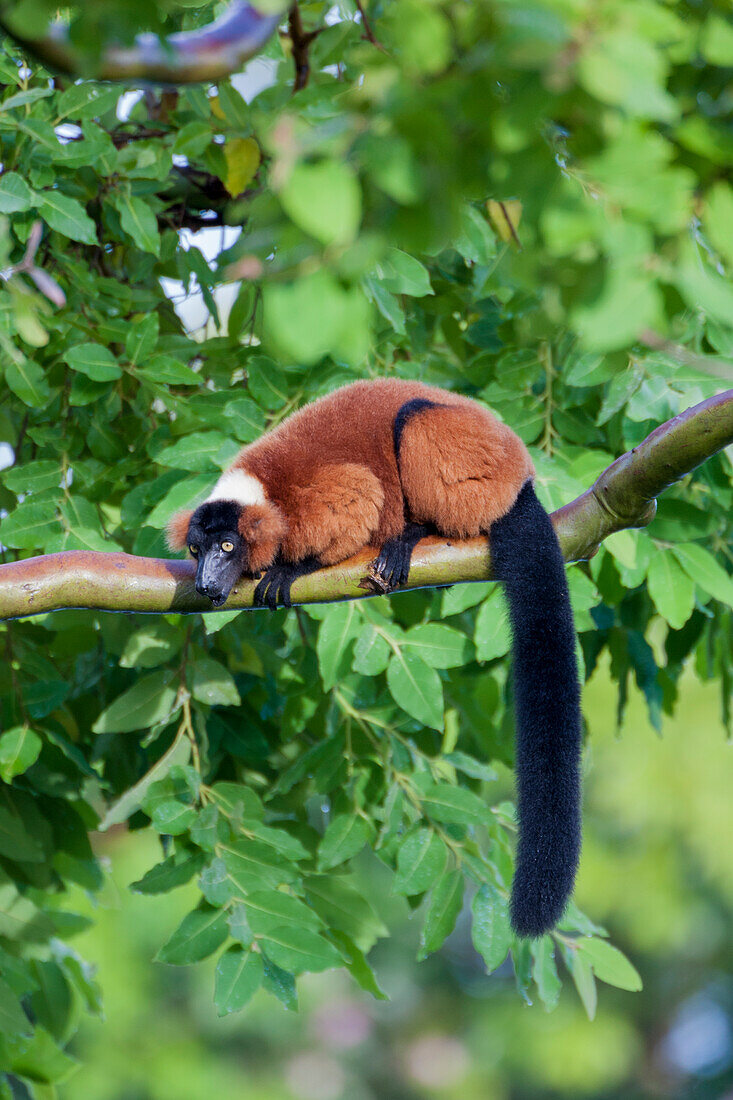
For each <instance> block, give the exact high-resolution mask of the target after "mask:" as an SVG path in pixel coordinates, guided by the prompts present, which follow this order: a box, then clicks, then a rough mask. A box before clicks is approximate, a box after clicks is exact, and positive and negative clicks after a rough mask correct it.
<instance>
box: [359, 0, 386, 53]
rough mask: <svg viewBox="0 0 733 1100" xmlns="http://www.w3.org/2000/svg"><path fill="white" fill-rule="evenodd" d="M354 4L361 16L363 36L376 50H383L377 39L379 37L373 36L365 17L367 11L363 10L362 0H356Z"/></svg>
mask: <svg viewBox="0 0 733 1100" xmlns="http://www.w3.org/2000/svg"><path fill="white" fill-rule="evenodd" d="M356 6H357V8H358V10H359V15H360V16H361V25H362V28H363V30H364V35H363V37H364V38H366V39H367V40H368V41H369V42H371V43H372V44H373V45H374V46H376V47H377V49H378V50H382V51H384V46H383V45H382V43H381V42H380V41H379V39H378V38H376V37H375V35H374V31H373V30H372V28H371V26H370V23H369V20H368V19H367V13H366V12H365V11H364V5H363V3H362V0H356ZM385 52H386V51H385Z"/></svg>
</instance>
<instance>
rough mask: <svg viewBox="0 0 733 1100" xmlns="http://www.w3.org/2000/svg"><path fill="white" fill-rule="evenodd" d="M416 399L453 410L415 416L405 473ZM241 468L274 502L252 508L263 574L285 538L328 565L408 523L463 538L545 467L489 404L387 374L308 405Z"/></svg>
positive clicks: (254, 447)
mask: <svg viewBox="0 0 733 1100" xmlns="http://www.w3.org/2000/svg"><path fill="white" fill-rule="evenodd" d="M412 398H424V399H427V400H429V401H432V402H435V403H436V404H438V405H440V406H441V407H440V408H429V409H423V410H421V411H420V412H418V413H416V414H415V415H414V416H413V417H412V418H411V419H409V420H408V422H407V424H406V426H405V428H404V431H403V435H402V443H401V450H400V469H399V470H398V468H397V458H396V455H395V448H394V422H395V417H396V416H397V413H398V412H399V410H400V408H401V407H402V405H404V404H405V402H407V401H410V400H411V399H412ZM231 469H242V470H244V471H246V472H247V473H248V474H251V475H252V476H254V477H256V478H258V479H259V481H261V482H262V485H263V486H264V490H265V496H266V498H267V501H268V504H267V505H252V506H249V507H247V508H246V509H245V511H244V513H243V523H244V524H245V525H246V526H247V529H246V533H245V531H244V530H242V534H243V535H244V537H246V538H247V540H248V541H249V542H250V557H251V570H252V572H257V571H259V570H260V569H262V568H266V567H267V565H269V564H270V562H271V561H272V559H273V558H274V554H275V551H276V549H277V546H276V545H275V544H276V542H278V541H280V540H282V542H281V549H282V553H283V557H284V558H285V559H286V560H288V561H299V560H301V559H302V558H305V557H309V556H311V555H316V556H318V557H319V558H320V560H321V561H322V562H323V563H324V565H327V564H332V563H335V562H338V561H343V560H344V559H345V558H347V557H350V556H351V555H352V554H354V553H356V552H357V551H358V550H360V549H361V548H362V547H364V546H367V545H371V546H381V545H382V543H384V542H385V540H386V539H388V538H392V537H394V536H396V535H398V534H400V532H401V531H402V529H403V527H404V525H405V522H406V520H415V521H418V522H429V523H433V524H435V526H436V527H437V528H438V530H439V531H440V532H441V533H443V534H445V535H451V536H454V537H462V536H469V535H476V534H478V533H479V532H480V531H486V530H487V529H488V527H489V525H490V524H491V523H492V522H493V520H495V519H497V518H498V517H499V516H502V515H504V514H505V513H506V512H507V511H508V510H509V508H511V506H512V504H513V503H514V501H515V499H516V497H517V495H518V493H519V490H520V488H521V486H522V485H523V483H524V482H525V481H526V480H527V478H529V477H532V476H533V473H534V471H533V468H532V463H531V460H530V458H529V455H528V454H527V450H526V448H525V446H524V444H523V443H522V441H521V440H520V439H519V438H518V436H516V435H515V434H514V432H512V431H511V430H510V429H509V428H507V427H506V426H505V425H503V424H502V423H501V422H500V421H498V420H497V419H496V417H495V416H494V415H493V414H492V413H490V412H489V411H488V410H487V409H484V408H483V407H482V406H480V405H477V404H476V403H475V402H474V401H471V400H470V399H469V398H466V397H462V396H461V395H459V394H454V393H449V392H448V391H447V390H441V389H438V388H437V387H434V386H426V385H424V384H423V383H421V382H409V381H404V380H401V379H386V378H384V379H377V380H374V381H369V382H355V383H353V384H352V385H349V386H344V387H343V388H342V389H340V390H336V391H335V392H334V393H331V394H329V395H328V396H327V397H322V398H320V399H319V400H318V401H314V402H313V403H312V404H310V405H306V406H305V407H304V408H303V409H301V410H300V411H299V412H297V413H294V414H293V415H292V416H290V417H288V418H287V419H286V420H284V421H283V423H282V424H280V425H279V427H277V428H275V429H274V430H273V431H271V432H267V433H266V434H265V435H264V436H262V438H261V439H258V440H257V441H256V442H255V443H251V444H249V446H247V447H244V448H243V449H242V450H241V451H240V453H239V455H238V456H237V458H236V459H235V460H234V463H233V464H232V467H231ZM269 505H271V507H269ZM184 515H185V516H186V517H188V518H190V515H191V513H190V512H189V513H181V514H180V516H176V517H174V519H173V520H172V521H171V524H170V527H169V531H171V532H172V534H171V535H170V536H169V537H170V538H171V545H176V546H183V545H184V544H185V535H186V530H187V525H188V518H186V519H185V521H184V519H182V518H181V517H182V516H184ZM249 515H252V516H254V517H255V519H256V520H257V521H258V523H257V525H256V526H253V525H252V524H251V523H250V521H249V519H248V518H247V517H248V516H249ZM266 516H267V517H269V518H267V519H266ZM181 532H183V535H182V537H181V534H180V533H181ZM250 537H251V541H250ZM174 538H175V543H174V542H173V539H174ZM255 562H258V563H259V564H257V565H255Z"/></svg>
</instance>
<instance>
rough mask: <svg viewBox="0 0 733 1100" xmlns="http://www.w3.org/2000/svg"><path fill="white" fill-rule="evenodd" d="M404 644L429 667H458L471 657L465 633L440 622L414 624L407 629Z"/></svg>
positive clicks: (470, 649) (469, 645)
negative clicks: (410, 628)
mask: <svg viewBox="0 0 733 1100" xmlns="http://www.w3.org/2000/svg"><path fill="white" fill-rule="evenodd" d="M404 644H405V645H406V646H410V648H411V649H414V651H415V652H416V653H418V654H419V656H420V657H422V659H423V661H425V663H426V664H427V665H430V667H431V668H460V667H462V666H463V665H465V664H467V663H468V662H469V661H470V660H471V657H472V646H471V642H470V641H469V639H468V638H467V637H466V635H465V634H463V633H462V632H461V631H460V630H455V629H454V628H453V627H452V626H444V625H443V624H442V623H423V624H421V625H420V626H414V627H413V628H412V630H408V632H407V634H406V636H405V641H404Z"/></svg>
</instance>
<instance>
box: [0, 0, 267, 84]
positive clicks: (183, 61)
mask: <svg viewBox="0 0 733 1100" xmlns="http://www.w3.org/2000/svg"><path fill="white" fill-rule="evenodd" d="M5 7H6V5H2V7H0V27H2V29H3V30H4V31H6V32H7V34H9V35H10V36H11V37H12V38H13V39H15V41H16V42H18V43H19V44H20V45H21V46H24V47H25V48H26V49H27V50H28V51H29V52H30V53H32V54H34V55H35V56H36V57H37V58H38V59H39V61H41V62H42V63H43V64H44V65H46V66H48V68H50V69H55V70H56V71H57V72H62V73H68V74H70V75H71V76H86V77H94V78H95V79H97V80H123V81H136V82H140V81H152V82H157V83H164V84H176V85H178V84H191V83H195V82H197V81H216V80H220V79H222V78H223V77H226V76H230V75H231V74H232V73H236V72H238V71H239V70H240V69H241V68H242V66H243V65H244V63H245V61H248V60H249V59H250V57H252V56H254V54H256V53H258V52H259V50H260V49H261V48H262V46H263V45H264V44H265V42H266V41H267V39H268V38H269V37H270V35H271V34H272V33H273V31H275V29H276V28H277V26H278V24H279V23H280V21H281V19H282V17H283V15H284V14H285V11H286V10H287V7H288V5H287V4H285V3H283V4H282V6H281V7H279V8H278V10H277V12H276V13H275V14H273V15H267V14H265V13H263V12H262V11H259V10H258V8H257V5H256V4H249V3H245V2H243V0H234V2H233V3H232V4H230V6H229V8H228V10H227V11H226V12H225V13H224V15H222V16H221V18H220V19H216V20H215V21H214V22H213V23H210V24H208V26H206V27H201V28H200V29H199V30H196V31H181V32H180V33H177V34H171V35H169V36H168V37H167V38H165V39H160V38H159V37H158V36H157V35H155V34H140V35H138V36H137V38H136V39H135V42H134V45H132V46H130V47H128V48H123V47H119V46H109V45H108V46H105V47H103V48H102V50H101V52H100V56H99V60H98V61H97V63H96V65H95V66H94V68H93V69H92V70H91V71H90V69H89V61H88V59H87V58H86V57H83V56H82V55H80V54H79V53H78V52H77V51H76V50H75V48H74V46H73V45H72V44H71V42H70V41H69V37H68V34H67V31H66V28H65V27H62V26H59V25H54V26H52V27H51V28H50V29H49V31H48V32H47V33H46V34H45V35H41V36H38V37H35V36H32V35H27V34H24V33H23V32H22V31H21V30H20V29H19V28H17V27H16V25H15V23H14V22H13V19H12V16H11V15H9V13H7V12H5V11H4V10H2V9H4V8H5ZM268 7H269V8H270V10H272V7H273V4H272V3H270V4H269V5H268Z"/></svg>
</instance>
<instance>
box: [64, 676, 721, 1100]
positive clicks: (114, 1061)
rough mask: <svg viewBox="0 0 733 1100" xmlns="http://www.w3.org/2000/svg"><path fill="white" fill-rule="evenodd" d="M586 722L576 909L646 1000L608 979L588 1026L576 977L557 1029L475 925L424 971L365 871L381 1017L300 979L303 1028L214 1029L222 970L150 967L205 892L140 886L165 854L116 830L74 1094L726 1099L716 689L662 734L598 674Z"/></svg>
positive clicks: (398, 901)
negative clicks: (613, 949)
mask: <svg viewBox="0 0 733 1100" xmlns="http://www.w3.org/2000/svg"><path fill="white" fill-rule="evenodd" d="M584 709H585V715H586V719H587V721H588V726H589V731H590V736H589V739H588V746H587V749H586V758H585V760H586V767H585V834H584V848H583V858H582V863H581V871H580V877H579V881H578V888H577V893H576V898H577V901H578V904H579V905H580V906H581V908H583V907H587V908H588V909H592V911H593V913H594V916H595V917H596V919H598V920H601V921H603V922H604V923H605V924H606V925H607V927H608V928H609V930H610V931H611V933H612V936H613V938H614V942H616V943H618V944H619V946H620V947H621V948H622V949H623V950H625V951H626V952H627V953H628V955H629V957H630V958H631V959H632V961H633V962H634V963H635V965H636V966H637V968H638V969H639V971H640V973H641V975H642V977H643V979H644V990H643V992H642V993H638V994H635V993H627V992H623V991H621V990H617V989H612V988H611V987H609V986H606V985H603V984H602V983H599V986H598V990H599V1004H598V1013H597V1016H596V1019H595V1021H593V1022H592V1023H591V1022H589V1021H588V1019H587V1018H586V1016H585V1013H584V1011H583V1008H582V1006H581V1005H580V1002H579V1000H578V998H577V995H576V993H575V991H574V989H573V988H572V985H569V984H566V985H565V986H564V988H563V992H562V995H561V1000H560V1004H559V1006H558V1008H557V1009H556V1011H555V1012H554V1013H552V1014H547V1013H546V1012H545V1011H544V1010H543V1009H542V1007H541V1005H533V1006H532V1007H527V1006H524V1005H523V1004H522V1003H521V1002H520V1001H519V999H518V998H517V995H516V989H515V986H514V980H513V977H512V974H511V965H510V964H509V963H506V964H505V965H504V966H503V967H502V968H501V970H499V971H498V972H497V973H495V974H493V975H491V976H490V977H486V975H485V968H484V966H483V963H482V961H481V959H480V957H479V956H478V955H477V954H476V953H475V951H474V950H473V948H472V946H471V942H470V937H469V930H468V921H467V920H459V923H458V927H457V928H456V931H455V932H454V933H453V935H452V936H451V937H450V939H449V940H448V942H447V943H446V945H445V947H444V948H443V950H442V951H441V952H440V953H439V954H438V955H436V956H433V957H432V958H430V959H428V960H427V961H426V962H423V963H421V964H420V965H419V966H418V965H417V963H415V962H414V961H413V960H414V956H415V952H416V950H417V944H418V932H419V926H420V920H419V915H417V916H413V918H412V919H410V917H409V915H408V909H407V906H406V903H405V901H404V899H402V898H396V897H392V896H390V895H389V893H388V890H389V885H388V882H389V873H388V872H387V871H386V870H385V868H383V867H382V865H380V864H379V863H378V861H377V860H376V859H374V858H373V857H367V858H366V859H365V860H364V861H363V862H362V863H361V865H360V871H361V874H362V875H363V876H364V880H365V886H366V888H367V889H368V890H369V896H370V897H371V898H372V900H373V903H374V905H375V907H376V908H377V910H378V911H379V913H380V915H381V916H382V917H383V919H384V920H385V922H386V923H387V924H388V925H389V927H390V929H391V930H392V931H393V932H394V938H393V939H392V940H391V941H384V942H383V943H380V944H378V946H377V947H376V948H375V950H374V951H373V952H372V954H371V956H370V958H371V960H372V961H373V962H374V965H375V970H376V972H377V975H378V977H379V980H380V984H381V985H382V987H383V988H384V989H385V991H386V992H388V994H389V996H390V1000H389V1002H384V1003H380V1002H377V1001H374V1000H373V999H371V998H370V997H369V996H367V995H366V994H363V993H362V992H361V991H360V990H358V989H357V988H356V987H355V986H354V985H353V983H352V984H350V982H349V980H348V977H347V975H345V974H344V973H341V972H339V973H336V972H327V973H325V974H319V975H309V976H307V977H305V978H303V979H301V981H300V982H299V990H300V997H301V1007H300V1011H299V1013H298V1014H295V1013H285V1012H283V1010H282V1007H281V1006H280V1005H279V1004H278V1003H277V1002H276V1001H275V1000H274V999H273V998H272V997H268V996H267V995H266V994H263V993H262V992H261V993H259V994H258V995H257V996H256V998H255V999H254V1001H253V1002H252V1003H251V1004H250V1005H249V1006H248V1007H247V1008H246V1009H245V1010H244V1011H243V1012H241V1013H239V1014H237V1015H234V1016H231V1017H228V1018H226V1019H219V1018H217V1016H216V1012H215V1009H214V1006H213V1004H212V999H211V991H212V986H213V974H214V968H215V959H209V960H207V961H206V962H205V963H202V964H199V965H198V966H196V967H182V968H180V969H179V968H176V967H171V966H167V965H164V964H161V963H155V962H152V961H151V959H152V956H153V955H154V954H155V952H156V950H157V949H158V947H159V945H160V944H161V942H163V941H164V940H165V938H166V937H167V935H168V934H169V933H170V932H171V931H172V930H173V928H174V927H175V926H176V924H177V923H178V921H179V920H180V919H181V917H182V916H183V915H184V914H185V913H186V912H187V911H188V909H189V908H190V907H191V905H192V903H193V902H194V901H195V897H196V888H195V886H190V887H185V888H183V889H181V890H179V891H177V892H175V893H173V894H169V895H164V896H161V897H158V898H154V899H150V898H146V897H143V896H140V895H136V894H133V893H131V892H130V891H129V890H128V889H127V884H128V883H129V882H132V881H133V880H134V879H136V878H138V877H139V876H140V875H141V874H142V873H143V872H144V871H145V870H146V869H147V868H148V867H149V866H150V865H151V863H152V862H153V861H154V859H155V856H156V851H155V848H156V841H155V840H154V838H153V837H152V836H150V835H149V834H148V833H146V834H137V835H127V834H125V833H124V832H120V833H118V834H117V835H115V836H112V837H110V836H107V837H105V838H104V839H103V840H102V843H101V844H100V845H99V846H98V851H99V852H100V854H101V855H103V856H107V857H109V865H108V869H107V883H106V887H105V890H104V891H103V893H102V898H101V903H100V905H99V906H98V907H97V908H96V911H95V919H96V921H97V924H96V926H95V927H94V928H92V929H91V930H90V931H89V932H87V933H85V934H84V935H83V936H81V937H79V938H77V939H76V940H75V946H76V948H77V949H78V950H79V951H80V952H81V954H82V955H84V956H85V957H86V958H88V959H92V960H94V961H95V962H96V963H97V964H98V977H99V979H100V982H101V985H102V987H103V989H104V993H105V996H104V1001H105V1014H106V1020H105V1021H104V1022H102V1021H99V1020H93V1019H91V1018H88V1017H87V1018H85V1019H84V1020H83V1021H82V1024H81V1029H80V1032H79V1035H78V1037H77V1039H76V1040H75V1042H74V1044H73V1046H72V1052H73V1053H75V1054H77V1055H78V1056H80V1057H81V1059H82V1061H83V1063H84V1065H83V1066H82V1068H81V1069H80V1070H79V1072H78V1073H77V1074H75V1075H74V1076H73V1077H72V1078H71V1079H70V1080H69V1081H68V1082H67V1084H66V1085H64V1086H62V1088H61V1095H62V1097H64V1100H200V1098H201V1097H204V1096H206V1095H207V1093H209V1092H210V1093H212V1094H215V1095H218V1096H221V1097H226V1098H229V1097H237V1098H242V1100H293V1098H295V1100H341V1098H342V1097H349V1098H350V1100H351V1098H353V1100H361V1098H364V1100H371V1098H377V1097H379V1098H384V1100H408V1098H417V1097H432V1096H436V1097H451V1098H452V1097H464V1098H466V1100H479V1098H481V1100H489V1098H490V1100H515V1098H525V1097H527V1098H535V1097H537V1098H539V1097H554V1096H573V1097H577V1098H582V1097H594V1098H609V1100H610V1098H614V1100H615V1098H624V1100H634V1098H637V1097H669V1098H675V1100H677V1098H680V1100H682V1098H683V1097H684V1098H686V1097H701V1098H702V1097H705V1098H708V1097H710V1098H713V1097H714V1098H716V1100H723V1098H726V1097H728V1098H729V1097H733V973H732V972H731V963H732V962H733V959H732V957H731V935H730V927H731V916H732V915H733V861H732V860H731V835H732V830H731V825H732V824H733V810H732V808H731V790H732V789H733V782H732V781H733V758H732V757H731V751H730V745H729V744H728V743H726V739H725V735H724V732H723V730H722V727H721V725H720V719H719V711H718V699H717V688H716V686H715V684H708V685H703V684H701V683H700V682H698V681H697V680H696V679H695V678H694V676H693V675H692V674H688V675H687V677H686V679H685V681H684V683H683V685H682V689H681V692H680V705H679V710H678V713H677V715H676V716H675V718H674V720H669V719H667V720H665V722H664V726H663V735H662V737H660V736H659V735H658V734H656V733H655V731H654V730H653V729H652V728H651V727H650V725H649V722H648V719H647V712H646V708H645V705H644V702H643V699H642V697H641V696H640V695H639V694H638V693H636V691H635V690H633V689H632V695H631V699H630V705H629V708H628V711H627V714H626V718H625V720H624V723H623V726H622V728H621V730H620V731H617V729H616V724H615V689H614V688H613V687H612V685H611V683H610V681H609V679H608V674H607V670H606V669H605V668H601V669H599V671H598V672H597V673H596V675H595V676H594V678H593V679H592V680H591V681H590V683H589V684H588V685H587V687H586V690H585V696H584ZM505 780H506V786H507V790H508V789H509V784H510V780H509V777H508V776H506V777H505ZM84 904H86V905H87V906H88V905H89V902H88V901H86V900H82V899H80V900H79V905H84Z"/></svg>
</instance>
